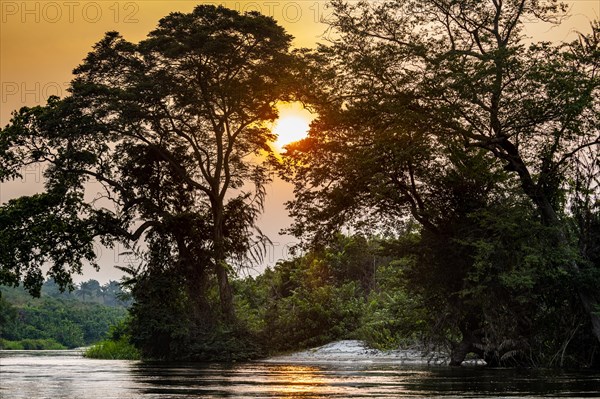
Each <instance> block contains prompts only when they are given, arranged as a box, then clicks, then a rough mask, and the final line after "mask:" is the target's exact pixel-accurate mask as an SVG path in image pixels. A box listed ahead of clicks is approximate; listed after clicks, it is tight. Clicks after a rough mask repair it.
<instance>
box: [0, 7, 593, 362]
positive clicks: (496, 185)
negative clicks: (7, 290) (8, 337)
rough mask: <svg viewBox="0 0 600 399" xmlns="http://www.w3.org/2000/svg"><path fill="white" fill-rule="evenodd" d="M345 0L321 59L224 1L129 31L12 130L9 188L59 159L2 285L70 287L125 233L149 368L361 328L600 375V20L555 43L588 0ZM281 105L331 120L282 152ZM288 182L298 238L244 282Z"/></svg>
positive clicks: (237, 355) (300, 344) (138, 333)
mask: <svg viewBox="0 0 600 399" xmlns="http://www.w3.org/2000/svg"><path fill="white" fill-rule="evenodd" d="M329 5H330V7H331V10H332V15H331V18H330V19H328V21H327V23H328V25H329V32H328V33H329V34H328V36H327V37H328V40H327V42H326V43H324V44H320V45H318V46H317V48H315V49H297V48H293V47H292V37H291V36H290V35H289V34H288V33H287V32H286V31H285V30H284V28H283V27H281V26H280V25H279V24H278V23H277V22H276V21H275V20H274V19H273V18H271V17H268V16H265V15H262V14H259V13H257V12H249V13H245V14H241V13H239V12H237V11H235V10H231V9H227V8H224V7H222V6H218V7H217V6H210V5H200V6H197V7H196V8H195V9H194V10H193V11H192V12H190V13H178V12H177V13H172V14H169V15H168V16H166V17H164V18H163V19H161V20H160V21H159V23H158V26H157V27H156V29H155V30H153V31H151V32H150V33H149V34H148V36H147V38H146V39H144V40H142V41H140V42H138V43H133V42H130V41H128V40H127V39H126V38H124V37H123V36H121V35H120V34H119V33H118V32H107V33H106V35H105V36H104V38H103V39H102V40H100V41H99V42H98V43H97V44H95V45H94V47H93V49H92V50H91V52H90V53H89V54H88V55H87V56H86V57H85V59H84V60H83V61H82V63H81V64H80V65H79V66H77V67H76V68H75V70H74V72H73V73H74V78H73V80H72V81H71V83H70V88H69V94H68V95H67V96H65V97H64V98H58V97H50V98H49V99H48V101H47V103H46V104H45V105H42V106H35V107H23V108H21V109H20V110H16V111H15V112H14V113H13V117H12V120H11V122H10V123H9V124H8V125H7V126H5V127H4V128H2V130H0V182H4V181H9V180H18V179H19V178H21V172H22V170H23V168H24V167H26V166H29V165H34V164H43V165H45V169H44V170H45V172H44V173H45V175H44V178H45V190H44V191H43V192H40V193H37V194H34V195H30V196H22V197H18V198H15V199H11V200H9V201H7V202H6V203H3V204H2V205H1V206H0V284H3V285H7V286H13V287H16V286H19V285H20V286H22V287H23V288H24V289H25V290H27V291H28V292H29V293H30V294H31V295H33V296H40V294H41V293H42V292H43V285H44V281H45V279H46V278H52V279H53V281H54V282H55V283H56V285H57V286H58V288H59V289H60V290H68V289H69V288H72V287H73V275H75V274H78V273H81V271H82V268H83V266H84V265H87V264H91V265H93V266H95V267H98V265H97V258H96V254H95V252H94V246H95V245H96V243H101V244H102V245H104V246H106V247H109V248H110V247H115V246H116V245H119V247H125V248H127V251H129V252H130V253H132V254H135V255H136V257H137V259H140V262H139V264H135V265H130V266H128V267H122V270H123V271H125V272H126V276H125V277H124V279H123V280H122V281H121V287H122V289H123V290H125V291H127V292H128V293H129V295H131V298H132V303H131V306H130V307H129V311H128V318H127V321H126V322H125V323H124V324H123V323H122V324H121V325H120V326H119V327H118V328H116V329H113V336H112V338H113V339H114V340H117V341H121V342H122V343H123V344H124V345H131V346H132V347H134V348H135V349H136V350H137V351H139V353H140V356H141V357H142V358H145V359H162V360H193V361H217V360H228V361H232V360H242V359H252V358H258V357H263V356H267V355H269V354H272V353H277V352H283V351H290V350H295V349H300V348H306V347H310V346H314V345H318V344H322V343H326V342H330V341H332V340H336V339H341V338H357V339H362V340H365V341H366V342H368V343H369V344H370V345H371V346H373V347H376V348H397V347H413V348H419V349H420V350H422V351H437V350H442V351H446V352H447V353H448V354H449V364H450V365H452V366H459V365H461V364H462V363H463V362H464V361H465V359H469V358H480V359H484V360H485V361H486V363H487V364H488V366H526V367H600V196H599V195H600V173H599V172H600V155H599V154H600V151H599V147H600V101H599V99H600V23H599V22H598V21H595V22H593V23H592V24H591V26H590V27H589V29H588V30H589V32H588V33H580V34H579V35H578V38H577V39H576V40H574V41H572V42H532V41H531V40H530V38H529V37H528V36H527V33H526V27H527V26H526V24H531V23H535V22H537V23H546V24H550V25H552V24H554V25H556V24H560V23H561V21H562V18H563V17H564V15H565V12H566V9H565V6H564V5H563V4H561V3H559V2H557V1H545V2H539V1H537V0H507V1H497V0H486V1H479V0H430V1H427V2H422V1H415V0H388V1H381V2H379V1H378V2H346V1H344V0H332V1H330V2H329ZM532 21H533V22H532ZM279 102H301V103H302V104H303V105H304V106H305V107H306V108H307V109H309V110H311V112H313V113H314V114H315V115H316V119H315V120H314V121H313V122H312V124H311V127H310V131H309V133H308V136H307V137H306V138H304V139H302V140H300V141H297V142H294V143H291V144H289V145H287V146H286V147H285V150H284V151H282V153H281V154H279V153H277V152H276V151H275V150H274V148H273V146H272V143H273V142H274V140H275V139H276V137H275V134H274V133H273V132H272V131H271V129H270V126H271V125H272V123H273V122H274V121H276V120H277V117H278V115H277V104H278V103H279ZM274 173H275V174H277V175H278V176H279V178H281V179H283V180H284V181H286V182H288V183H289V184H291V185H293V187H294V198H293V199H291V200H290V201H289V202H288V203H287V210H288V212H289V215H290V216H291V217H292V218H293V223H292V224H291V225H290V226H287V227H286V228H285V231H286V232H287V233H289V234H292V235H293V236H295V237H297V238H298V240H299V244H298V245H297V246H296V248H294V251H295V252H294V256H293V257H292V258H290V259H287V260H281V261H280V262H278V263H277V264H276V266H275V267H273V268H272V269H271V268H269V269H267V270H265V271H264V272H263V273H262V274H261V275H259V276H256V277H246V278H242V277H240V276H243V275H245V274H243V273H242V272H243V271H244V270H246V269H248V268H249V267H252V266H253V265H256V264H260V263H261V261H262V259H263V258H264V256H265V253H266V250H267V247H268V245H269V243H270V240H269V237H266V236H265V235H264V234H263V233H262V232H261V231H260V229H259V228H258V226H257V221H258V219H259V217H260V215H261V213H262V211H263V210H264V206H265V198H266V195H267V190H266V188H267V187H268V186H269V184H271V183H272V181H273V174H274ZM92 183H93V184H92ZM98 190H99V192H98ZM90 191H93V192H90ZM91 198H93V200H92V199H91ZM284 227H285V226H284ZM80 291H81V289H80ZM81 295H82V296H83V295H84V294H81ZM94 298H96V299H98V296H97V295H96V294H94ZM3 306H6V305H3ZM3 317H4V316H3ZM40 338H42V337H40ZM43 338H46V337H43ZM15 339H17V338H15ZM63 345H65V346H72V345H71V344H68V345H67V344H64V343H63Z"/></svg>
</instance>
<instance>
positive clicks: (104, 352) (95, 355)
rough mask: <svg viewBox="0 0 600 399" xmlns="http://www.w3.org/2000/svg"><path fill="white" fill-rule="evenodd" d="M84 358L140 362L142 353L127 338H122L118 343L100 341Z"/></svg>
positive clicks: (87, 351) (85, 353) (88, 350)
mask: <svg viewBox="0 0 600 399" xmlns="http://www.w3.org/2000/svg"><path fill="white" fill-rule="evenodd" d="M83 356H85V357H87V358H90V359H120V360H139V359H140V352H139V351H138V350H137V349H136V348H135V347H134V346H133V345H131V344H130V343H129V341H128V340H127V338H126V337H122V338H121V339H119V340H118V341H113V340H104V341H100V342H98V343H97V344H95V345H93V346H91V347H90V348H89V349H87V350H86V351H85V352H84V353H83Z"/></svg>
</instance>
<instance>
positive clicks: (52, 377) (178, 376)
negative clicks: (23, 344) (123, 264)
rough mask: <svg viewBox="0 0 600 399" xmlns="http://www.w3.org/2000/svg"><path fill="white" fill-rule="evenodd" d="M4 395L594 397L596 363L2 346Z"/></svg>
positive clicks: (51, 398)
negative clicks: (164, 358)
mask: <svg viewBox="0 0 600 399" xmlns="http://www.w3.org/2000/svg"><path fill="white" fill-rule="evenodd" d="M0 397H1V398H6V399H38V398H48V399H60V398H64V399H82V398H88V399H111V398H114V399H129V398H142V399H146V398H174V399H179V398H199V397H202V398H225V397H228V398H332V397H334V398H367V397H368V398H438V397H439V398H441V397H443V398H509V397H519V398H523V397H526V398H547V397H568V398H589V397H600V373H599V372H593V371H554V370H513V369H482V368H449V367H406V366H394V365H381V364H379V365H375V364H367V363H338V364H329V365H318V366H317V365H306V364H303V365H299V364H270V363H261V362H251V363H239V364H235V363H234V364H226V365H224V364H205V365H199V364H161V363H146V362H135V361H125V360H93V359H86V358H83V357H82V356H81V354H80V352H78V351H0Z"/></svg>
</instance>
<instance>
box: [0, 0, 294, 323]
mask: <svg viewBox="0 0 600 399" xmlns="http://www.w3.org/2000/svg"><path fill="white" fill-rule="evenodd" d="M290 41H291V37H290V36H289V35H287V34H286V33H285V31H284V30H283V28H281V27H280V26H278V25H277V24H276V23H275V21H274V20H273V19H272V18H269V17H265V16H263V15H260V14H258V13H254V12H251V13H247V14H244V15H241V14H239V13H238V12H236V11H233V10H229V9H226V8H223V7H214V6H198V7H196V8H195V9H194V11H193V12H191V13H188V14H183V13H172V14H170V15H169V16H167V17H165V18H163V19H162V20H161V21H160V23H159V26H158V28H157V29H156V30H154V31H152V32H151V33H150V34H149V36H148V38H147V39H146V40H143V41H142V42H140V43H138V44H134V43H131V42H128V41H126V40H125V39H124V38H122V37H121V36H120V35H119V34H118V33H116V32H109V33H107V34H106V37H105V38H104V39H103V40H102V41H100V42H99V43H98V44H96V45H95V47H94V50H93V51H92V52H91V53H90V54H89V55H88V56H87V58H86V59H85V61H84V63H83V64H82V65H81V66H79V67H78V68H77V69H76V70H75V75H76V77H75V79H74V80H73V82H72V85H71V89H70V91H71V95H70V96H69V97H67V98H65V99H64V100H61V101H59V100H57V99H51V100H50V102H49V104H48V106H47V107H39V108H33V109H23V110H21V111H20V113H19V114H16V115H15V117H14V119H13V121H12V124H11V125H9V126H8V127H7V128H5V129H3V130H2V135H1V139H0V149H1V150H2V153H1V154H2V158H3V160H4V162H3V168H2V172H1V173H0V177H1V178H2V179H8V178H12V177H15V176H16V175H17V174H18V168H19V167H21V166H23V165H27V164H30V163H36V162H47V163H49V164H50V166H51V167H50V168H49V169H48V170H47V173H46V177H47V179H48V184H47V188H48V190H47V194H43V195H42V197H41V198H42V199H45V198H52V199H54V201H55V202H56V204H55V206H56V207H62V206H64V205H63V203H64V202H65V200H64V199H63V198H65V194H70V195H71V196H72V197H73V201H72V202H73V203H74V204H75V205H73V206H72V208H74V209H73V211H72V212H70V213H69V218H68V221H70V223H71V225H74V226H76V227H78V230H74V229H69V228H67V227H65V228H64V230H65V231H71V232H74V231H82V233H81V235H83V234H84V233H85V234H87V236H85V237H73V234H70V235H69V234H65V235H67V236H68V237H69V239H72V241H73V242H78V241H79V242H80V243H79V244H78V245H79V246H83V249H82V250H81V251H83V250H85V252H83V253H77V254H72V253H69V251H68V250H64V251H62V252H61V253H59V254H56V256H54V254H53V252H51V253H50V255H51V256H52V258H51V259H48V257H46V258H45V260H52V261H53V262H54V263H55V264H56V265H58V266H56V268H58V269H57V270H59V271H60V272H61V273H63V271H64V273H63V274H64V276H63V277H65V278H63V279H57V281H68V275H69V271H68V270H64V269H61V267H63V266H62V265H63V260H64V259H63V258H61V256H63V255H65V254H66V255H65V257H64V258H65V259H66V260H69V261H70V262H71V264H72V265H73V266H72V268H71V271H78V270H80V265H79V263H77V262H78V261H80V259H81V258H82V257H86V258H89V259H93V253H92V251H91V239H92V238H93V237H97V236H100V237H103V238H104V239H105V240H106V241H107V242H108V241H111V240H113V239H124V240H126V241H129V242H135V241H136V240H138V239H140V238H142V237H151V238H150V239H151V240H156V239H157V237H159V236H160V235H161V234H167V237H168V238H169V240H168V245H166V246H165V247H164V250H165V251H171V253H173V254H175V255H176V256H178V260H179V261H180V263H182V264H185V265H187V266H185V267H184V269H185V270H188V271H190V272H189V273H188V276H189V277H190V279H191V280H193V278H192V277H193V276H196V277H197V278H198V279H205V277H203V276H205V275H206V271H205V269H206V267H207V266H208V265H210V268H211V269H212V272H211V273H214V274H215V275H216V277H217V281H218V285H219V292H220V302H221V308H222V312H223V314H224V316H225V317H226V318H227V319H232V318H233V317H234V314H233V304H232V294H231V288H230V285H229V274H230V273H231V272H232V263H231V262H232V261H235V260H236V259H237V260H243V259H247V258H246V257H247V255H248V254H249V253H252V251H253V250H254V251H257V250H258V249H259V248H260V246H258V245H257V243H260V242H264V239H265V238H264V237H263V236H262V235H261V234H260V232H258V241H256V237H257V235H256V230H255V229H254V227H255V224H254V222H255V220H256V217H257V216H258V214H259V212H260V211H261V209H262V205H263V199H264V185H265V183H266V182H268V180H269V177H268V174H267V169H266V167H265V166H264V165H263V163H262V161H261V157H262V154H264V153H265V152H269V151H270V148H269V145H268V142H269V141H271V140H273V138H274V137H273V135H272V133H271V132H270V130H269V129H268V128H267V127H266V125H265V122H270V121H273V120H274V119H275V118H276V116H277V114H276V109H275V108H274V105H275V103H276V101H277V100H278V99H280V98H281V96H282V94H281V93H282V89H283V85H282V82H283V80H284V79H285V77H286V71H287V68H288V65H289V62H290V59H291V57H290V55H289V52H288V48H289V45H290ZM92 178H93V179H95V180H97V181H98V182H99V183H100V184H101V185H103V187H104V188H105V190H104V192H103V194H102V195H101V196H100V197H101V198H100V199H99V200H98V199H97V201H95V202H94V204H90V203H89V202H86V201H85V198H84V194H83V193H84V191H85V188H86V182H88V181H89V180H90V179H92ZM66 198H69V197H66ZM34 199H35V200H37V199H36V198H25V199H21V200H19V201H21V202H23V201H26V202H31V201H32V200H34ZM106 200H109V201H110V202H112V203H114V204H116V206H117V211H116V212H112V211H111V210H110V206H107V205H105V203H104V202H102V201H106ZM42 205H43V204H42ZM76 206H79V207H80V208H81V209H77V208H76ZM11 207H12V208H17V209H19V210H22V209H23V206H20V205H19V203H17V202H11V203H10V204H8V206H7V207H5V208H4V209H3V212H8V211H9V210H10V209H11ZM43 207H44V206H40V207H39V208H43ZM46 208H47V206H46ZM107 208H108V209H107ZM27 209H28V212H29V213H28V214H27V215H24V216H23V220H22V221H17V226H19V223H20V224H22V223H25V222H26V221H27V220H30V219H29V217H30V216H31V212H32V209H35V208H34V207H32V206H30V207H29V208H27ZM67 209H68V208H67ZM25 213H27V212H25ZM85 215H87V216H88V217H83V216H85ZM63 219H65V220H67V218H66V217H65V218H63ZM13 220H15V219H13ZM63 224H64V225H65V226H66V225H67V222H66V221H65V222H64V223H63ZM78 224H83V226H79V225H78ZM38 225H39V223H38ZM52 227H53V225H51V223H50V222H49V223H48V225H44V226H40V229H41V230H44V229H46V230H51V229H52ZM2 228H3V229H2V235H3V237H9V236H11V237H12V236H13V235H15V234H20V233H18V229H17V230H15V226H10V225H4V224H3V225H2ZM52 237H54V236H52ZM152 237H154V238H152ZM43 239H44V237H41V238H35V237H28V241H25V242H24V244H23V245H27V243H29V245H30V246H33V247H40V245H42V241H43ZM2 242H3V243H4V241H2ZM44 245H45V244H44ZM6 246H7V248H8V247H10V243H9V242H8V241H6ZM60 248H63V247H62V246H61V247H60ZM74 248H78V247H77V246H75V247H74ZM25 252H26V251H21V250H19V251H18V253H16V252H15V250H12V252H10V253H12V254H13V255H14V256H12V257H9V256H7V260H6V261H4V259H3V262H2V266H3V269H2V270H3V276H4V275H6V276H7V278H6V279H4V278H3V280H7V281H8V280H10V281H9V282H15V281H17V280H18V278H20V270H21V269H20V267H21V265H26V267H32V269H33V270H34V271H36V272H35V273H33V276H34V277H35V276H37V275H38V274H40V273H39V266H40V265H41V263H43V260H44V259H41V258H43V257H44V256H46V255H44V254H39V256H40V261H39V262H37V263H36V264H35V265H31V263H32V262H30V259H26V258H25V257H24V255H23V254H24V253H25ZM3 253H4V252H3ZM33 253H37V251H34V252H33ZM254 253H255V254H259V252H254ZM36 273H37V274H36ZM9 278H10V279H9ZM36 279H38V280H39V278H37V277H36ZM36 284H37V280H35V281H34V282H32V283H31V284H29V286H31V287H34V286H36ZM190 284H191V286H200V285H202V284H203V283H202V282H191V283H190ZM196 295H197V294H196Z"/></svg>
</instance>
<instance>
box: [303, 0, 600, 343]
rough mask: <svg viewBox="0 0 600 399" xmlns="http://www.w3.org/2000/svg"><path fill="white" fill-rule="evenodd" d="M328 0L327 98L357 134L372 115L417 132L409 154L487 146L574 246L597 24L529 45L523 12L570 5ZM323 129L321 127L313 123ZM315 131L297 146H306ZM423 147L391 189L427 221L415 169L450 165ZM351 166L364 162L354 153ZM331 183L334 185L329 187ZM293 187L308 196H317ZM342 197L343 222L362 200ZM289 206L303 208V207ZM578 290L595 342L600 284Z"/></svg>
mask: <svg viewBox="0 0 600 399" xmlns="http://www.w3.org/2000/svg"><path fill="white" fill-rule="evenodd" d="M332 5H333V16H332V18H331V20H330V24H331V27H332V29H333V30H334V31H335V35H332V36H331V37H333V38H334V39H333V43H332V45H331V46H328V47H326V48H323V49H322V51H321V55H320V56H317V59H318V58H319V57H325V58H326V59H327V60H328V62H330V63H331V64H332V65H333V67H332V68H331V70H332V71H335V70H337V71H340V72H338V73H335V74H333V75H331V76H330V80H329V81H328V82H329V84H328V87H330V88H331V89H329V91H328V90H327V89H326V90H324V91H321V93H325V95H326V98H327V101H328V103H329V105H328V106H329V107H330V108H334V109H336V112H338V113H340V114H342V115H343V114H344V113H345V112H341V111H348V110H354V111H357V112H355V115H357V116H355V117H354V129H356V131H357V132H358V131H361V130H364V129H363V128H362V126H360V124H361V123H363V122H365V121H374V122H373V123H372V125H373V126H377V125H379V126H382V127H384V128H386V129H388V130H389V127H390V126H394V125H398V126H400V129H401V130H402V131H404V132H405V133H404V134H403V135H401V136H399V137H407V136H409V134H408V133H406V132H415V133H414V134H413V136H414V135H415V134H418V135H419V137H418V138H417V139H416V140H414V141H412V142H407V143H406V146H405V147H404V149H403V153H408V152H409V151H411V150H412V148H413V147H414V148H415V149H418V148H419V146H422V145H424V146H426V147H427V146H428V147H429V148H431V146H432V145H433V146H440V147H442V148H444V147H445V148H448V144H449V143H452V144H451V145H454V146H457V148H459V149H462V150H461V151H471V149H475V148H479V149H481V150H483V151H485V152H487V156H488V157H490V158H493V159H494V160H492V159H490V161H489V162H490V164H494V163H495V164H496V166H494V167H496V168H497V167H498V165H499V164H498V163H499V162H500V163H501V164H502V165H503V167H504V169H505V171H507V172H509V173H511V177H514V178H515V180H516V181H517V182H518V184H519V190H520V191H521V193H523V194H524V195H525V196H526V197H528V198H529V200H530V201H531V203H532V204H534V205H535V207H536V209H537V211H538V213H539V215H540V217H541V218H542V219H543V223H544V224H545V225H546V226H548V227H551V228H552V229H553V230H554V231H555V237H554V242H555V244H554V245H557V246H559V247H564V248H565V251H568V248H571V244H572V242H573V241H574V240H576V239H577V238H576V237H573V236H572V233H573V231H572V230H571V229H569V227H568V226H569V225H568V223H567V221H568V218H569V216H570V215H569V212H568V206H567V205H568V203H569V192H568V190H567V188H568V187H567V182H568V179H569V178H570V176H572V175H573V174H576V172H575V170H576V169H577V167H578V165H579V164H580V163H579V162H575V161H576V160H577V159H578V157H580V156H581V155H582V154H583V152H584V151H585V150H586V149H591V150H592V151H591V153H588V154H589V155H588V156H591V157H596V158H597V157H598V146H599V145H600V136H599V127H600V119H599V116H600V113H599V112H598V111H599V105H600V104H599V102H598V98H600V96H599V94H600V80H599V77H598V66H599V64H598V62H599V57H598V55H599V49H600V47H599V43H600V29H599V28H600V26H599V25H598V24H597V23H594V24H593V25H592V27H591V28H592V32H591V33H590V34H588V35H583V34H582V35H581V36H580V38H579V40H576V41H574V42H572V43H559V44H552V43H546V42H542V43H535V44H531V45H527V44H526V39H525V35H524V32H523V29H524V23H525V21H531V20H532V19H533V20H535V21H546V22H550V23H558V21H559V20H560V18H558V17H557V13H560V12H562V11H564V8H563V6H562V5H561V4H559V3H558V2H555V1H549V2H538V1H534V0H514V1H513V0H511V1H497V0H489V1H483V2H481V1H475V0H460V1H450V0H433V1H428V2H417V1H412V0H396V1H385V2H376V3H369V2H359V3H346V2H344V1H342V0H334V1H332ZM377 110H379V111H377ZM319 130H320V126H319V124H316V125H315V132H317V131H319ZM332 131H335V129H332ZM337 131H340V129H337ZM315 136H316V133H315ZM399 139H400V138H393V139H392V140H399ZM310 140H312V139H309V140H307V141H306V142H305V143H304V144H299V145H298V146H297V148H298V149H301V146H302V145H305V146H310V145H311V143H310ZM342 140H343V141H345V142H346V143H351V144H352V145H354V146H356V147H360V146H361V145H364V143H363V142H362V138H361V137H360V135H353V136H352V138H351V139H350V138H348V137H344V138H343V139H342ZM312 144H314V141H313V143H312ZM314 145H320V146H321V148H325V147H326V146H328V147H329V148H333V147H335V146H340V140H336V137H328V138H327V139H325V140H321V141H319V143H318V144H314ZM343 146H348V144H343ZM338 148H339V147H338ZM292 151H293V149H292ZM400 153H402V152H400ZM421 153H422V152H421ZM424 154H433V156H432V157H429V158H425V159H422V160H419V161H418V162H413V163H412V164H411V163H406V164H405V165H406V167H405V168H404V169H403V170H404V173H402V174H401V175H400V178H398V179H397V180H398V183H399V184H398V189H397V191H396V194H394V195H395V196H396V198H398V197H402V198H403V199H404V200H405V208H407V209H409V210H410V211H411V212H412V214H413V216H414V217H415V218H416V219H417V220H419V221H420V222H421V223H422V224H423V225H424V226H427V223H428V221H429V220H430V217H429V216H431V215H429V216H428V217H423V216H425V213H426V212H427V211H426V207H425V206H424V205H425V202H424V200H423V198H420V197H421V195H415V193H418V189H419V186H420V185H421V186H422V184H421V183H422V182H420V181H419V180H418V179H415V174H414V171H415V170H417V169H415V168H422V167H423V165H425V166H427V165H428V164H430V163H431V162H433V163H440V162H441V164H442V166H443V164H444V161H443V158H440V157H439V156H437V155H435V154H434V153H433V152H432V150H430V149H429V150H427V151H426V152H425V153H424ZM329 156H330V155H329V154H327V155H324V156H323V158H322V161H323V162H324V163H326V162H328V161H327V159H328V157H329ZM361 159H362V158H361ZM315 163H316V162H315ZM344 165H345V167H347V168H356V167H357V163H356V162H350V163H345V164H344ZM360 167H363V166H362V165H361V166H360ZM326 169H327V168H320V169H319V168H316V169H315V170H316V171H324V170H326ZM350 170H352V169H350ZM334 173H337V171H334ZM315 176H318V173H313V174H312V175H309V177H308V179H310V178H312V179H313V180H312V182H313V183H320V182H319V181H317V180H316V179H315ZM321 182H322V181H321ZM356 183H357V184H359V185H360V184H361V183H362V181H358V182H356ZM356 183H355V184H356ZM335 187H336V186H335V185H332V186H329V187H328V189H329V191H330V192H331V193H332V195H334V194H335V192H334V191H335ZM593 189H594V190H598V187H597V186H596V187H594V188H593ZM298 191H299V192H300V193H302V195H303V196H304V199H307V200H310V199H311V198H318V195H319V194H315V193H314V192H313V193H310V190H303V189H301V188H300V189H299V190H298ZM313 191H314V190H313ZM367 197H368V198H371V199H377V200H378V201H383V199H381V198H377V197H374V196H368V195H367ZM344 198H346V199H347V201H348V203H345V204H342V205H343V206H342V207H340V208H338V209H337V211H336V212H335V214H334V213H333V212H332V213H331V214H330V216H331V217H329V218H327V219H326V220H334V218H335V217H338V220H342V219H343V216H344V215H347V214H348V213H349V211H348V209H352V208H351V207H350V205H352V204H354V203H357V202H359V201H364V198H362V197H356V198H355V199H349V198H348V197H344ZM390 198H394V197H393V196H390ZM296 204H298V202H296ZM339 204H340V202H338V205H339ZM328 209H329V210H331V209H333V208H331V207H330V208H328ZM354 209H356V208H354ZM342 211H343V212H342ZM292 212H302V211H301V207H300V208H297V209H296V208H292ZM326 212H328V211H327V210H323V211H322V214H323V215H326ZM333 215H337V216H333ZM430 227H433V226H430ZM580 255H583V254H581V253H580ZM581 257H582V256H572V257H571V258H570V259H569V260H566V261H565V262H564V263H563V269H564V270H567V271H569V272H572V273H574V274H576V275H577V274H580V273H581V272H582V268H584V269H585V268H589V267H591V266H590V264H589V263H586V262H580V261H579V260H580V259H581ZM578 291H579V297H580V300H581V303H582V305H583V306H584V308H585V309H586V311H587V313H588V314H589V316H590V319H591V322H592V328H593V332H594V334H595V336H596V337H597V338H598V340H600V313H599V312H598V298H596V296H597V292H598V286H597V285H595V286H594V284H592V287H590V285H589V284H581V285H580V286H579V290H578Z"/></svg>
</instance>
